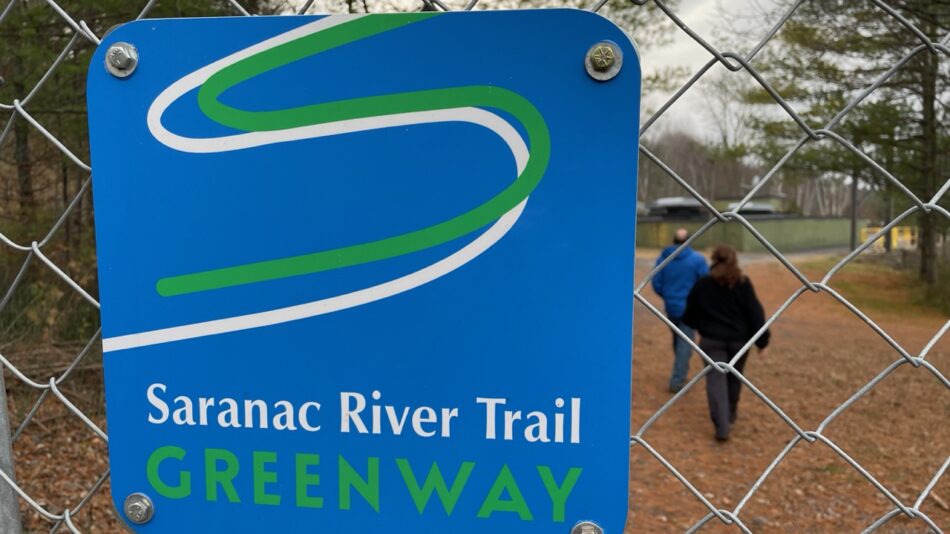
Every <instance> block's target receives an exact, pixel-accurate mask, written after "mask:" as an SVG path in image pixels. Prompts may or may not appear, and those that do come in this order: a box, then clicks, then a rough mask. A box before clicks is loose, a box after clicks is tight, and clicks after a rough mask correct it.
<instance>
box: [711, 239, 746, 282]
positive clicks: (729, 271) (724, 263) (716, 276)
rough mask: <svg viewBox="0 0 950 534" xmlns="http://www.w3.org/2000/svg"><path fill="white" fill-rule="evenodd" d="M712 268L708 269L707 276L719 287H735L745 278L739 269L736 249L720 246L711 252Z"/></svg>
mask: <svg viewBox="0 0 950 534" xmlns="http://www.w3.org/2000/svg"><path fill="white" fill-rule="evenodd" d="M711 259H712V267H710V268H709V275H710V276H712V279H713V280H715V281H716V283H717V284H719V285H721V286H726V287H728V288H733V287H736V284H738V283H739V282H741V281H742V280H743V279H744V278H745V276H744V275H743V274H742V269H740V268H739V257H738V255H737V254H736V249H734V248H732V247H728V246H725V245H721V246H718V247H716V249H715V250H713V253H712V256H711Z"/></svg>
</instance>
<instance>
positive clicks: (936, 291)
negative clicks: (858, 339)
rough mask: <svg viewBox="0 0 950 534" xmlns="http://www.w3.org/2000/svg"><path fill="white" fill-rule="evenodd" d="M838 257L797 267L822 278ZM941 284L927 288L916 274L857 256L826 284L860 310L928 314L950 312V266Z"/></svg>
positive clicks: (878, 312) (913, 314) (814, 277)
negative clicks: (949, 282) (856, 258)
mask: <svg viewBox="0 0 950 534" xmlns="http://www.w3.org/2000/svg"><path fill="white" fill-rule="evenodd" d="M840 259H841V258H840V257H834V258H826V259H821V260H814V261H809V262H806V263H804V264H802V265H801V266H800V267H801V268H802V269H803V270H804V271H805V272H806V274H807V275H808V276H809V277H811V278H812V279H818V278H821V276H823V275H824V273H826V272H828V271H829V270H830V269H831V268H832V267H833V266H834V265H835V264H836V263H837V262H838V261H839V260H840ZM942 274H943V275H942V276H941V280H942V283H938V284H937V285H936V286H933V287H927V286H925V285H924V284H922V283H921V282H920V281H918V280H917V278H916V277H915V273H914V272H911V271H905V270H900V269H897V268H895V267H892V266H890V265H887V264H885V263H883V262H881V261H877V260H875V259H873V258H872V259H858V260H856V261H853V262H851V263H849V264H848V265H846V266H845V267H844V268H843V269H842V270H840V271H839V272H838V273H837V274H835V276H834V277H832V279H831V281H830V282H829V285H830V286H831V287H832V289H834V290H835V291H837V292H838V293H839V294H841V295H842V296H843V297H844V298H846V299H848V300H849V301H850V302H851V303H852V304H854V305H855V306H857V307H858V308H860V309H861V310H863V311H865V312H869V313H875V314H886V315H887V314H889V315H910V316H915V317H916V316H931V315H934V313H940V314H945V313H948V312H950V284H948V283H947V281H948V280H950V267H948V268H945V269H944V272H943V273H942Z"/></svg>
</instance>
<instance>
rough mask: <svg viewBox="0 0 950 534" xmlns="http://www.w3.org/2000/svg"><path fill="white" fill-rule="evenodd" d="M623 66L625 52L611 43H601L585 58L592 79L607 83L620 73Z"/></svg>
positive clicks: (588, 52)
mask: <svg viewBox="0 0 950 534" xmlns="http://www.w3.org/2000/svg"><path fill="white" fill-rule="evenodd" d="M622 66H623V52H621V51H620V47H619V46H617V45H616V44H614V43H612V42H610V41H601V42H599V43H596V44H595V45H594V46H592V47H590V50H588V51H587V56H585V57H584V67H585V68H586V69H587V74H589V75H590V77H591V78H593V79H595V80H597V81H601V82H606V81H607V80H610V79H612V78H613V77H614V76H616V75H617V74H618V73H619V72H620V67H622Z"/></svg>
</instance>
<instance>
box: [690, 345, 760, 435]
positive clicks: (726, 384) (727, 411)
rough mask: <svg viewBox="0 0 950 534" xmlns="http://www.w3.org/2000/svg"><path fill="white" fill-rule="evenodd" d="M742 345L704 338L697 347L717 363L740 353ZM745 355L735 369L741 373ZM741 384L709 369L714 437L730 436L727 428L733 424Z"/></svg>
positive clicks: (707, 392) (707, 393) (732, 375)
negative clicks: (714, 428)
mask: <svg viewBox="0 0 950 534" xmlns="http://www.w3.org/2000/svg"><path fill="white" fill-rule="evenodd" d="M742 345H744V343H740V342H738V341H720V340H718V339H709V338H703V339H702V341H701V342H700V343H699V347H700V348H701V349H703V351H705V352H706V354H708V355H709V357H710V358H712V359H713V360H715V361H717V362H728V361H729V360H731V359H732V357H733V356H735V355H736V353H737V352H739V349H741V348H742ZM747 357H748V353H746V354H745V355H743V356H742V358H740V359H739V361H738V362H736V365H735V368H736V370H737V371H739V372H740V373H741V372H742V369H743V368H744V367H745V361H746V358H747ZM741 390H742V382H740V381H739V379H738V378H736V375H734V374H732V373H727V374H723V373H720V372H719V371H716V370H712V371H710V372H709V374H707V375H706V399H707V400H708V401H709V416H710V417H711V418H712V421H713V425H715V427H716V437H717V438H720V439H725V438H728V437H729V429H730V427H731V426H732V423H734V422H735V421H736V409H737V408H738V405H739V393H740V391H741Z"/></svg>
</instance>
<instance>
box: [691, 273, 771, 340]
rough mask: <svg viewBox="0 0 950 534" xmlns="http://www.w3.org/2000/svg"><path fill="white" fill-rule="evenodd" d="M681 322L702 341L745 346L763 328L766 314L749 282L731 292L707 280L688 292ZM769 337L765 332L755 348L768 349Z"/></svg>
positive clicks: (741, 282) (743, 282) (746, 279)
mask: <svg viewBox="0 0 950 534" xmlns="http://www.w3.org/2000/svg"><path fill="white" fill-rule="evenodd" d="M683 322H684V323H686V324H687V325H688V326H690V327H692V328H695V329H696V330H698V331H699V333H700V334H701V335H702V336H703V337H705V338H709V339H718V340H721V341H738V342H742V343H745V342H747V341H749V339H750V338H752V336H753V335H755V333H756V332H758V331H759V329H760V328H762V325H764V324H765V311H764V310H763V309H762V304H761V303H760V302H759V299H758V297H756V295H755V288H753V287H752V282H750V281H749V279H748V278H745V277H743V279H742V281H740V282H739V283H738V284H736V286H735V287H733V288H731V289H730V288H728V287H726V286H721V285H719V284H718V283H716V281H715V280H713V279H712V277H710V276H706V277H703V278H700V279H699V281H697V282H696V285H694V286H693V289H692V290H691V291H690V292H689V296H688V297H687V298H686V314H685V315H683ZM769 335H770V333H769V332H768V331H767V330H766V332H765V333H764V334H762V337H760V338H759V339H757V340H756V341H755V344H756V346H758V347H759V348H761V349H764V348H765V347H767V346H768V344H769Z"/></svg>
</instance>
